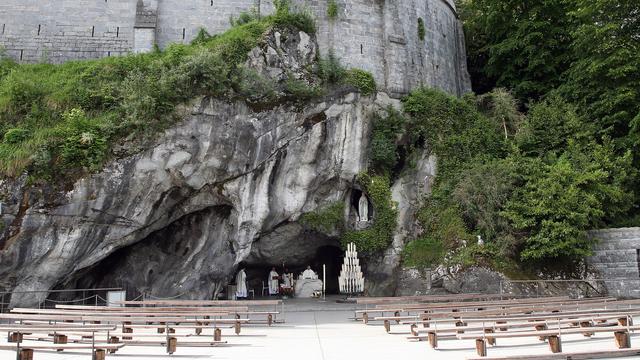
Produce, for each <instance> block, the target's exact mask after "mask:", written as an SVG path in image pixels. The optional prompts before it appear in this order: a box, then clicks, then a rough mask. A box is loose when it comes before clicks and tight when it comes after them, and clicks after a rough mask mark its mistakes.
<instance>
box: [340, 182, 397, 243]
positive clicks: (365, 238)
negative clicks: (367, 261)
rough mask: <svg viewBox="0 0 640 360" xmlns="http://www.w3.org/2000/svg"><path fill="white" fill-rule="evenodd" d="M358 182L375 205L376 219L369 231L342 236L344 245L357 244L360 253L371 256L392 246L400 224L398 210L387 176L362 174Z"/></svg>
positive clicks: (347, 233)
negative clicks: (392, 197)
mask: <svg viewBox="0 0 640 360" xmlns="http://www.w3.org/2000/svg"><path fill="white" fill-rule="evenodd" d="M358 182H359V183H360V184H361V185H362V186H363V187H364V188H365V191H366V193H367V195H368V196H369V198H370V199H371V202H372V203H373V208H374V212H375V219H374V221H373V225H372V227H370V228H368V229H365V230H361V231H353V230H352V231H347V232H346V233H345V234H344V235H343V236H342V245H343V246H344V247H346V246H347V244H349V243H355V244H356V246H357V247H358V249H359V250H360V251H362V252H364V253H370V254H371V253H375V252H379V251H382V250H384V249H386V248H387V247H388V246H389V244H391V241H392V240H393V233H394V231H395V228H396V225H397V223H398V220H397V217H398V210H397V209H396V206H397V205H396V204H395V203H394V202H393V200H392V199H391V185H390V181H389V178H388V177H387V176H378V175H374V176H370V175H368V174H366V173H362V174H360V175H359V176H358Z"/></svg>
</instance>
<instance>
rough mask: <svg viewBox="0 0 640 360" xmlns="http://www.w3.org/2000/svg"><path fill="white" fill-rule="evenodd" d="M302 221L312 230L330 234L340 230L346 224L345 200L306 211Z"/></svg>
mask: <svg viewBox="0 0 640 360" xmlns="http://www.w3.org/2000/svg"><path fill="white" fill-rule="evenodd" d="M300 222H301V223H302V224H303V225H304V226H305V227H308V228H310V229H312V230H315V231H318V232H321V233H325V234H329V233H331V232H333V231H335V230H337V231H340V230H342V228H343V226H344V202H342V201H337V202H335V203H333V204H330V205H329V206H326V207H324V208H321V209H317V210H316V211H314V212H310V213H306V214H304V215H302V217H301V218H300Z"/></svg>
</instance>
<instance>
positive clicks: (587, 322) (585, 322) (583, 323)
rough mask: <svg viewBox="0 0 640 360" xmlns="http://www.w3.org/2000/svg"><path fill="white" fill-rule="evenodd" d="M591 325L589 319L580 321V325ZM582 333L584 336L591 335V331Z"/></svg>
mask: <svg viewBox="0 0 640 360" xmlns="http://www.w3.org/2000/svg"><path fill="white" fill-rule="evenodd" d="M591 326H592V324H591V321H582V322H581V323H580V327H591ZM582 335H583V336H584V337H591V336H592V335H593V333H591V332H584V333H582Z"/></svg>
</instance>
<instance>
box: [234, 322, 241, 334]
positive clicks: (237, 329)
mask: <svg viewBox="0 0 640 360" xmlns="http://www.w3.org/2000/svg"><path fill="white" fill-rule="evenodd" d="M234 330H235V331H236V335H240V321H236V324H235V325H234Z"/></svg>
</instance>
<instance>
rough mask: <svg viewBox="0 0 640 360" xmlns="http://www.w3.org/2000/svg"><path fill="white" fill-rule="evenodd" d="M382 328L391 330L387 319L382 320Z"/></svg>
mask: <svg viewBox="0 0 640 360" xmlns="http://www.w3.org/2000/svg"><path fill="white" fill-rule="evenodd" d="M384 329H385V330H386V331H387V332H389V331H391V323H390V322H389V320H385V321H384Z"/></svg>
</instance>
